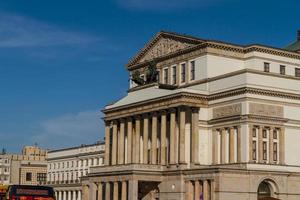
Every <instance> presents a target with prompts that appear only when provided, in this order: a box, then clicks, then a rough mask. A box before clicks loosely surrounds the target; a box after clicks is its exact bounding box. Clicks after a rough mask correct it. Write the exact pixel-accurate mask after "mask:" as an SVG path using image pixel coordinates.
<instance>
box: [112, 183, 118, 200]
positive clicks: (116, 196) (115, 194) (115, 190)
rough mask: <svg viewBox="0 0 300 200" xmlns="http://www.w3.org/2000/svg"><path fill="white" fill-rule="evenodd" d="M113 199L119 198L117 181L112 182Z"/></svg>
mask: <svg viewBox="0 0 300 200" xmlns="http://www.w3.org/2000/svg"><path fill="white" fill-rule="evenodd" d="M113 200H119V183H118V182H117V181H116V182H114V198H113Z"/></svg>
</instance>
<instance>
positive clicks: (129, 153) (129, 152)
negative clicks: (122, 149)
mask: <svg viewBox="0 0 300 200" xmlns="http://www.w3.org/2000/svg"><path fill="white" fill-rule="evenodd" d="M127 163H129V164H131V163H132V118H131V117H129V118H128V119H127Z"/></svg>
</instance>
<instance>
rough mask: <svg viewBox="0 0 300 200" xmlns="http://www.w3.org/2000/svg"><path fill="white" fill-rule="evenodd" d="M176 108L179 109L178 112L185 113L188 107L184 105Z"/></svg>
mask: <svg viewBox="0 0 300 200" xmlns="http://www.w3.org/2000/svg"><path fill="white" fill-rule="evenodd" d="M178 108H179V111H186V110H187V109H188V108H189V107H188V106H186V105H181V106H179V107H178Z"/></svg>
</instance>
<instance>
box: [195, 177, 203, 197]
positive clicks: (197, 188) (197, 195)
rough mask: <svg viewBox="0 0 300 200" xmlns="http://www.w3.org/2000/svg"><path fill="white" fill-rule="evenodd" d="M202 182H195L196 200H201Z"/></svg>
mask: <svg viewBox="0 0 300 200" xmlns="http://www.w3.org/2000/svg"><path fill="white" fill-rule="evenodd" d="M200 192H201V191H200V182H199V181H198V180H196V181H195V196H194V200H200V194H201V193H200Z"/></svg>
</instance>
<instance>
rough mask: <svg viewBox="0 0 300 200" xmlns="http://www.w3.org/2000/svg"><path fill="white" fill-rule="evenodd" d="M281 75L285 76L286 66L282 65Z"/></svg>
mask: <svg viewBox="0 0 300 200" xmlns="http://www.w3.org/2000/svg"><path fill="white" fill-rule="evenodd" d="M280 74H281V75H285V66H284V65H280Z"/></svg>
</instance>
